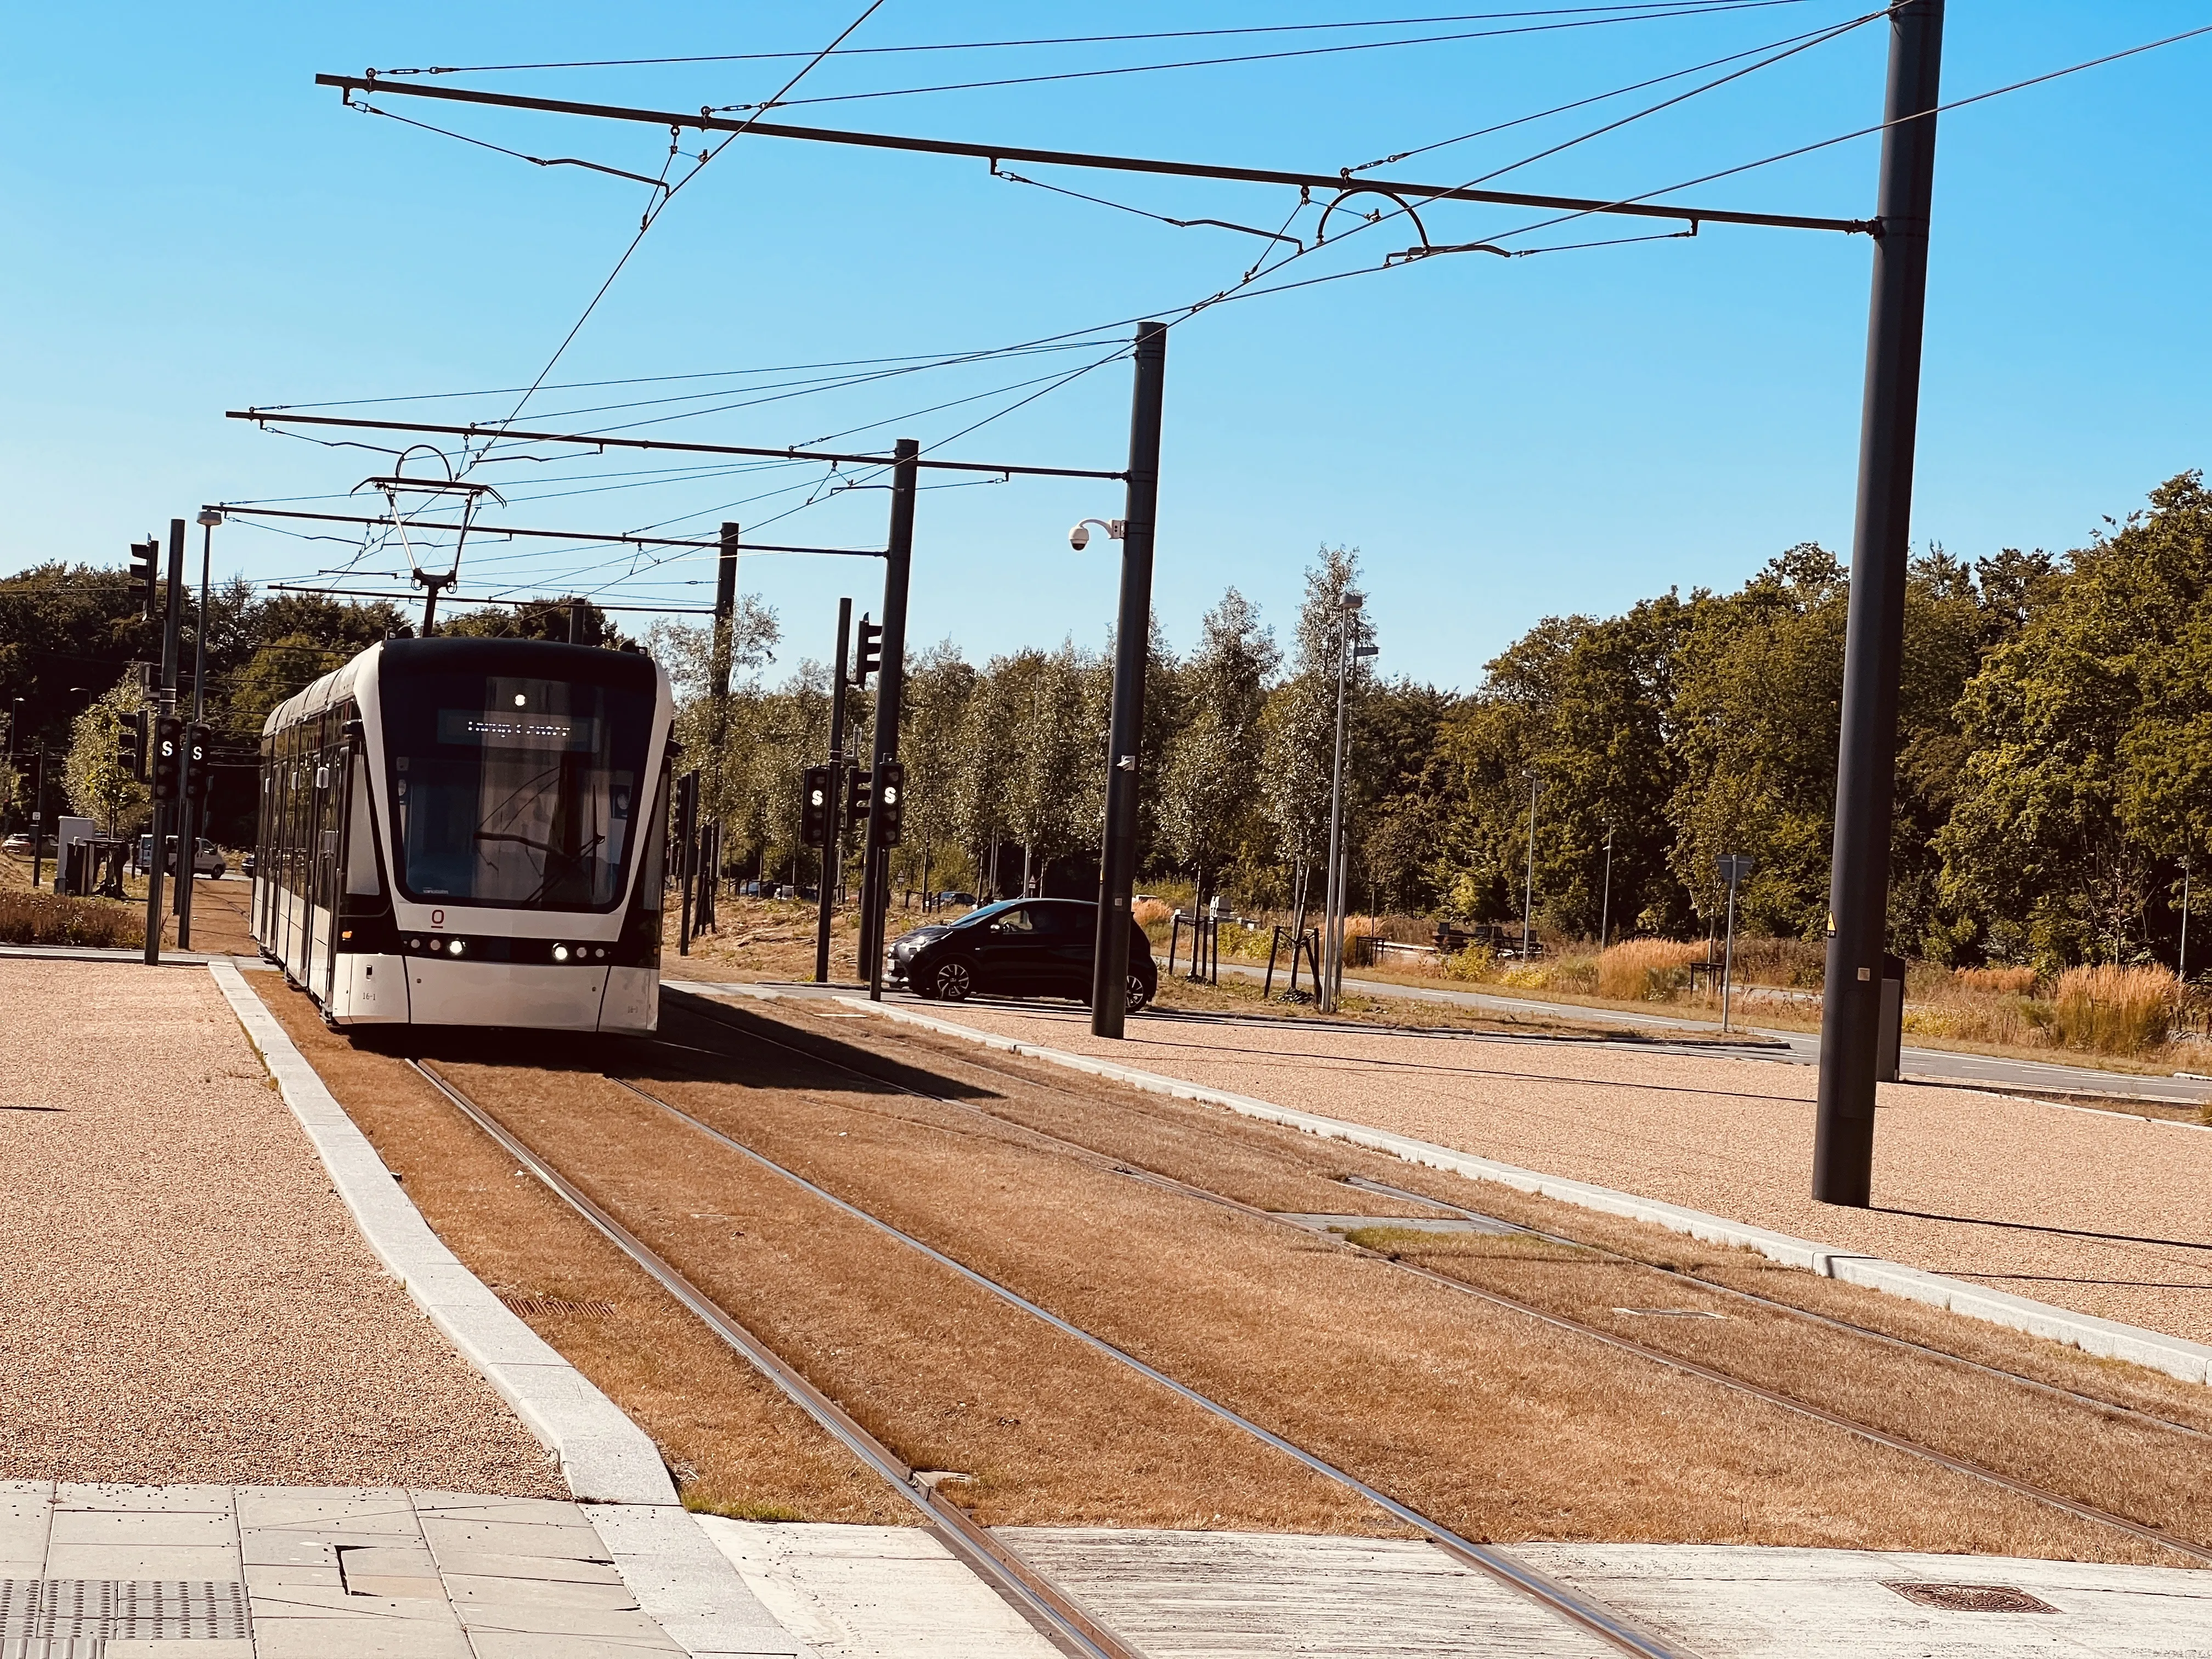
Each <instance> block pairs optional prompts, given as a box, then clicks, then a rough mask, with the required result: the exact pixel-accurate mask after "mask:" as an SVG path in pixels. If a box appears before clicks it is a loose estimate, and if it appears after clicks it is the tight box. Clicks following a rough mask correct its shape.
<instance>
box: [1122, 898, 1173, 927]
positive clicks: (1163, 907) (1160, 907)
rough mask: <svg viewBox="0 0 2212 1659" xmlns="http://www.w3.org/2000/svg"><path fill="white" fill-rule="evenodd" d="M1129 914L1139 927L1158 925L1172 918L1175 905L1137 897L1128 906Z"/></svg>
mask: <svg viewBox="0 0 2212 1659" xmlns="http://www.w3.org/2000/svg"><path fill="white" fill-rule="evenodd" d="M1129 915H1131V916H1132V917H1133V918H1134V919H1135V921H1136V923H1137V926H1138V927H1146V928H1151V927H1160V926H1162V925H1164V923H1166V922H1168V921H1170V920H1171V919H1173V917H1174V915H1175V906H1173V905H1172V904H1164V903H1162V902H1160V901H1159V900H1158V899H1139V900H1138V901H1137V902H1136V903H1135V904H1134V905H1133V906H1131V907H1130V909H1129Z"/></svg>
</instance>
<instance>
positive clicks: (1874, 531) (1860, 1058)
mask: <svg viewBox="0 0 2212 1659" xmlns="http://www.w3.org/2000/svg"><path fill="white" fill-rule="evenodd" d="M1889 31H1890V33H1889V87H1888V93H1887V99H1886V101H1885V106H1884V109H1883V118H1884V120H1885V121H1887V123H1889V125H1887V127H1886V128H1885V129H1884V131H1883V133H1882V141H1881V191H1880V201H1879V212H1878V215H1877V218H1876V222H1875V223H1876V228H1875V254H1874V294H1873V300H1872V304H1871V307H1870V315H1869V319H1868V324H1867V366H1866V390H1865V397H1864V401H1863V404H1862V406H1861V413H1860V427H1859V487H1858V516H1857V528H1856V530H1855V532H1854V534H1853V538H1852V544H1851V589H1850V620H1849V633H1848V635H1847V636H1846V640H1845V645H1844V705H1843V732H1842V738H1841V742H1840V744H1839V745H1838V756H1837V761H1836V836H1835V855H1834V860H1833V863H1832V865H1831V866H1830V874H1829V888H1828V892H1829V898H1828V908H1829V913H1830V918H1831V921H1830V929H1831V931H1830V933H1829V936H1828V964H1827V983H1826V994H1825V996H1824V998H1823V1003H1822V1008H1821V1013H1820V1107H1819V1112H1818V1115H1817V1118H1816V1121H1815V1125H1814V1140H1813V1196H1814V1198H1816V1199H1818V1200H1820V1201H1821V1202H1823V1203H1826V1204H1845V1205H1851V1206H1857V1207H1859V1208H1864V1207H1865V1206H1867V1205H1868V1204H1869V1202H1870V1201H1871V1200H1872V1195H1873V1172H1874V1108H1875V1079H1876V1077H1877V1074H1878V1073H1879V1070H1880V1066H1881V1057H1880V1055H1879V1054H1878V1053H1877V1050H1878V1049H1879V1048H1880V1046H1881V965H1882V954H1883V951H1884V948H1885V946H1886V945H1887V932H1888V928H1887V922H1888V910H1889V836H1890V812H1891V808H1892V805H1893V798H1894V786H1895V781H1896V777H1895V775H1896V767H1897V701H1898V684H1899V675H1900V672H1901V670H1902V665H1903V661H1904V655H1905V574H1906V567H1907V564H1908V562H1909V557H1910V537H1911V527H1912V525H1911V520H1912V462H1913V445H1914V437H1915V429H1916V427H1917V422H1918V418H1919V404H1920V345H1921V331H1922V325H1923V320H1924V317H1925V313H1926V308H1927V297H1928V220H1929V208H1930V205H1931V204H1932V200H1933V197H1934V193H1935V181H1936V116H1935V113H1934V112H1935V109H1936V103H1937V85H1938V81H1939V70H1940V68H1941V64H1942V38H1943V0H1903V3H1902V4H1900V5H1899V6H1897V7H1896V8H1895V9H1893V11H1892V12H1891V13H1890V17H1889Z"/></svg>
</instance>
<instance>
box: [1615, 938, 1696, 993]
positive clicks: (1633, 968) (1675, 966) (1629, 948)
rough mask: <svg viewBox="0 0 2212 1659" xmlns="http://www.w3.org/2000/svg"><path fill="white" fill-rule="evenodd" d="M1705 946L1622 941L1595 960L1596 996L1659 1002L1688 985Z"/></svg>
mask: <svg viewBox="0 0 2212 1659" xmlns="http://www.w3.org/2000/svg"><path fill="white" fill-rule="evenodd" d="M1704 958H1705V946H1704V945H1685V944H1682V943H1680V942H1679V941H1677V940H1674V939H1625V940H1623V941H1622V942H1621V943H1620V944H1619V945H1614V946H1613V948H1612V949H1611V950H1609V951H1605V952H1603V953H1602V954H1601V955H1600V956H1599V957H1598V959H1597V993H1598V994H1599V995H1600V996H1606V997H1612V998H1613V999H1614V1000H1617V1001H1621V1002H1659V1001H1663V1000H1665V999H1667V998H1668V997H1669V996H1671V995H1673V994H1674V993H1675V992H1676V991H1679V990H1681V989H1683V988H1685V987H1687V986H1688V984H1689V982H1690V964H1691V963H1693V962H1699V961H1702V960H1704Z"/></svg>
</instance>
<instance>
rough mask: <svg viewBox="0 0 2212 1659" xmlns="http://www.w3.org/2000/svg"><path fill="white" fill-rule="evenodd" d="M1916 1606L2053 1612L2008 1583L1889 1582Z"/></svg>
mask: <svg viewBox="0 0 2212 1659" xmlns="http://www.w3.org/2000/svg"><path fill="white" fill-rule="evenodd" d="M1882 1588H1883V1589H1893V1590H1895V1591H1896V1592H1897V1593H1898V1594H1899V1595H1901V1596H1903V1597H1904V1598H1905V1600H1906V1601H1910V1602H1911V1603H1912V1604H1913V1605H1914V1606H1915V1607H1940V1608H1941V1609H1942V1611H1944V1612H1945V1613H2056V1612H2057V1611H2058V1609H2057V1608H2056V1607H2052V1606H2051V1603H2050V1602H2048V1601H2041V1600H2039V1598H2037V1597H2035V1596H2033V1595H2029V1594H2028V1593H2027V1591H2026V1590H2024V1589H2014V1588H2013V1586H2011V1585H2010V1584H1892V1583H1887V1582H1885V1583H1883V1585H1882Z"/></svg>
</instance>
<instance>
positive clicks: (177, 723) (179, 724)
mask: <svg viewBox="0 0 2212 1659" xmlns="http://www.w3.org/2000/svg"><path fill="white" fill-rule="evenodd" d="M184 758H185V723H184V721H183V720H179V718H178V717H177V716H176V715H174V714H161V715H157V716H155V720H154V766H153V780H152V781H153V785H154V799H155V800H174V799H176V798H177V788H178V786H179V783H181V782H182V781H183V779H182V773H183V769H184Z"/></svg>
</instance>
